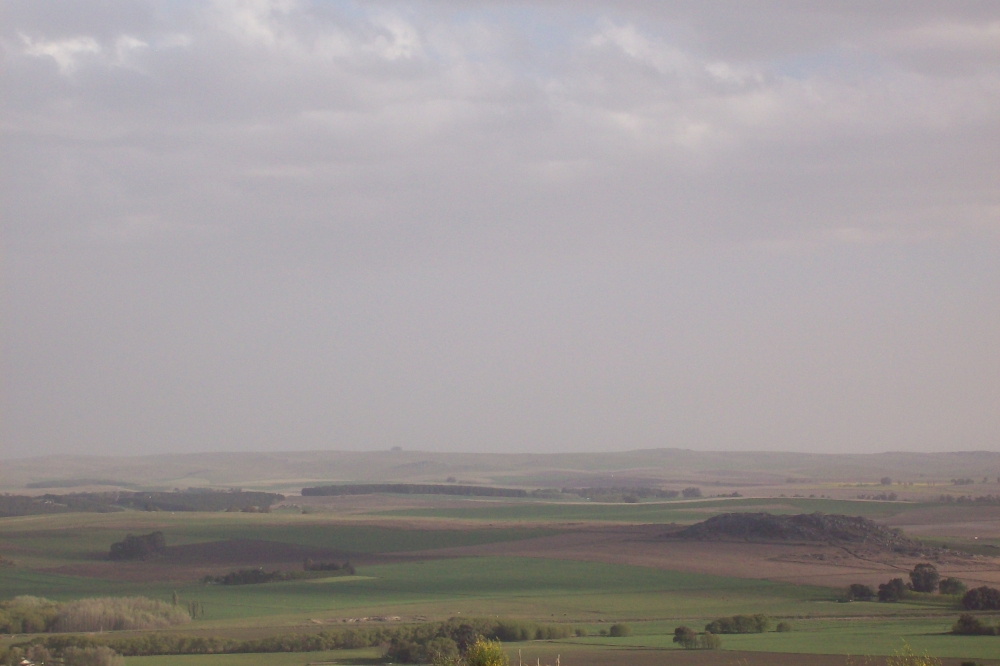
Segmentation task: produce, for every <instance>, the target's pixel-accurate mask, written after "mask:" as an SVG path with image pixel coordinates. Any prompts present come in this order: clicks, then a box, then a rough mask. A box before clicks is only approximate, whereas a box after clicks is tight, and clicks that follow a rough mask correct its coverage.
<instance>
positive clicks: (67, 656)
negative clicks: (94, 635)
mask: <svg viewBox="0 0 1000 666" xmlns="http://www.w3.org/2000/svg"><path fill="white" fill-rule="evenodd" d="M63 663H64V664H65V665H66V666H125V660H124V659H122V657H121V655H120V654H118V653H117V652H115V651H114V650H111V649H109V648H106V647H95V648H67V649H66V650H65V651H64V652H63Z"/></svg>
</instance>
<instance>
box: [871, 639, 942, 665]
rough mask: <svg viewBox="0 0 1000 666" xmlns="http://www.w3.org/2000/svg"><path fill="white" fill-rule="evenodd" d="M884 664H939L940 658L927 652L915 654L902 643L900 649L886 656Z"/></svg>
mask: <svg viewBox="0 0 1000 666" xmlns="http://www.w3.org/2000/svg"><path fill="white" fill-rule="evenodd" d="M885 666H941V660H940V659H938V658H936V657H931V656H929V655H927V654H917V653H916V652H914V651H913V649H912V648H911V647H910V646H909V645H906V644H905V643H904V644H903V649H902V650H900V651H898V652H896V654H894V655H892V656H891V657H888V658H886V660H885Z"/></svg>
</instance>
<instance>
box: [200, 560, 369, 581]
mask: <svg viewBox="0 0 1000 666" xmlns="http://www.w3.org/2000/svg"><path fill="white" fill-rule="evenodd" d="M354 573H355V569H354V565H353V564H351V563H350V562H344V563H343V564H337V563H336V562H313V561H312V560H310V559H306V560H305V561H304V562H303V563H302V571H278V570H275V571H264V569H239V570H237V571H230V572H229V573H227V574H224V575H222V576H205V577H204V578H202V579H201V582H202V583H205V584H206V585H258V584H261V583H276V582H281V581H285V580H300V579H303V578H318V577H320V576H329V575H330V574H333V575H335V576H337V575H340V576H353V575H354Z"/></svg>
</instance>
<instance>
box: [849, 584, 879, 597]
mask: <svg viewBox="0 0 1000 666" xmlns="http://www.w3.org/2000/svg"><path fill="white" fill-rule="evenodd" d="M847 598H848V599H850V600H851V601H871V600H872V599H874V598H875V590H873V589H872V588H870V587H868V586H867V585H862V584H861V583H853V584H852V585H851V586H850V587H848V588H847Z"/></svg>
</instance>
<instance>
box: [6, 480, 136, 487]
mask: <svg viewBox="0 0 1000 666" xmlns="http://www.w3.org/2000/svg"><path fill="white" fill-rule="evenodd" d="M80 486H114V487H115V488H135V484H133V483H126V482H125V481H115V480H114V479H53V480H51V481H35V482H34V483H26V484H24V487H25V488H32V489H41V488H79V487H80Z"/></svg>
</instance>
